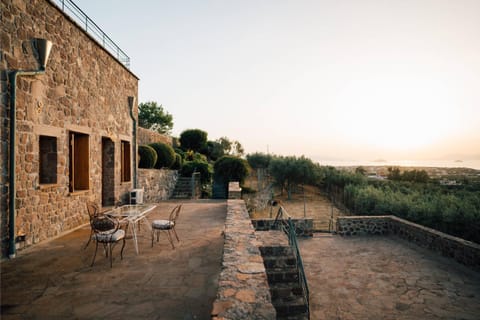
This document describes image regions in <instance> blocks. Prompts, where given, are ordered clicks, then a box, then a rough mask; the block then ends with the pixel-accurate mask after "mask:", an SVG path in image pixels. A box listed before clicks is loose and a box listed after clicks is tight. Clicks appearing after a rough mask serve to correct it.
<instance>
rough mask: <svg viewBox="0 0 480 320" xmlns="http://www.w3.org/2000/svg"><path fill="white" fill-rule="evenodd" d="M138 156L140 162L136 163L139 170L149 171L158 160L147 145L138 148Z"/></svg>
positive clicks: (154, 152) (153, 150)
mask: <svg viewBox="0 0 480 320" xmlns="http://www.w3.org/2000/svg"><path fill="white" fill-rule="evenodd" d="M138 155H139V157H140V160H139V162H138V167H139V168H146V169H151V168H153V167H155V163H156V162H157V158H158V156H157V152H156V151H155V149H153V148H152V147H150V146H148V145H142V146H139V147H138Z"/></svg>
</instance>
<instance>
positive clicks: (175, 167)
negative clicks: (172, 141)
mask: <svg viewBox="0 0 480 320" xmlns="http://www.w3.org/2000/svg"><path fill="white" fill-rule="evenodd" d="M182 166H183V159H182V156H181V155H179V154H178V153H175V161H174V162H173V165H172V169H173V170H180V169H182Z"/></svg>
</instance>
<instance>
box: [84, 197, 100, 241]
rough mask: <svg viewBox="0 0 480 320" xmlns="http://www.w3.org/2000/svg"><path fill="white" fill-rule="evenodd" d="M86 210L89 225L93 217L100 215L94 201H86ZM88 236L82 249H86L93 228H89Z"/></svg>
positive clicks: (91, 236) (90, 239)
mask: <svg viewBox="0 0 480 320" xmlns="http://www.w3.org/2000/svg"><path fill="white" fill-rule="evenodd" d="M87 211H88V216H89V218H90V225H91V224H92V221H93V219H95V218H96V217H98V216H99V215H101V214H102V213H100V210H99V209H98V205H97V204H96V203H95V202H92V201H87ZM90 230H91V231H90V237H89V238H88V241H87V244H85V247H84V248H83V249H84V250H85V249H87V247H88V245H89V244H90V242H91V241H92V238H93V228H90Z"/></svg>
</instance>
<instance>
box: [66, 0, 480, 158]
mask: <svg viewBox="0 0 480 320" xmlns="http://www.w3.org/2000/svg"><path fill="white" fill-rule="evenodd" d="M75 2H76V3H77V4H78V6H79V7H80V8H82V10H84V11H85V12H86V13H87V15H89V16H90V17H91V18H92V19H93V20H94V21H95V22H96V23H97V24H98V25H99V26H100V27H101V28H102V29H103V30H104V31H105V32H106V33H107V34H108V35H109V36H110V37H111V38H112V39H113V40H114V41H115V42H116V43H117V44H118V45H119V46H120V47H121V48H122V49H123V50H124V51H125V52H126V53H127V54H128V55H129V56H130V57H131V70H132V71H133V72H134V73H135V74H136V75H138V76H139V77H140V82H139V102H146V101H156V102H158V103H159V104H162V105H163V106H164V108H165V109H166V110H167V111H168V112H169V113H171V114H172V115H173V119H174V123H175V124H174V130H173V135H174V136H178V135H179V134H180V133H181V132H182V131H183V130H185V129H190V128H200V129H202V130H205V131H207V132H208V133H209V139H210V140H215V139H218V138H220V137H221V136H227V137H228V138H230V139H232V140H238V141H240V142H241V143H242V145H243V146H244V147H245V150H246V152H247V153H252V152H269V153H273V154H278V155H305V156H308V157H310V158H316V157H323V158H326V159H329V158H335V159H345V160H347V159H354V160H375V159H386V160H398V159H407V160H422V159H447V158H448V159H449V160H457V159H458V160H468V159H477V160H478V159H480V154H479V153H480V152H479V150H480V90H479V85H478V84H479V83H480V54H479V52H480V1H474V0H471V1H467V0H459V1H446V0H415V1H413V0H411V1H409V0H406V1H399V0H398V1H394V0H391V1H380V0H365V1H353V0H345V1H321V0H319V1H306V0H300V1H281V0H280V1H273V0H265V1H248V0H247V1H239V2H236V1H176V2H167V1H155V2H153V1H137V2H131V1H112V0H110V1H107V0H106V1H101V2H98V1H93V0H77V1H75Z"/></svg>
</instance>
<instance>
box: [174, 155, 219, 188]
mask: <svg viewBox="0 0 480 320" xmlns="http://www.w3.org/2000/svg"><path fill="white" fill-rule="evenodd" d="M193 172H199V173H200V182H201V184H207V183H210V181H211V180H212V172H213V170H212V166H211V165H210V164H209V163H208V162H206V161H201V160H193V161H186V162H185V163H184V164H183V167H182V171H181V175H182V176H184V177H191V176H192V174H193Z"/></svg>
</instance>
